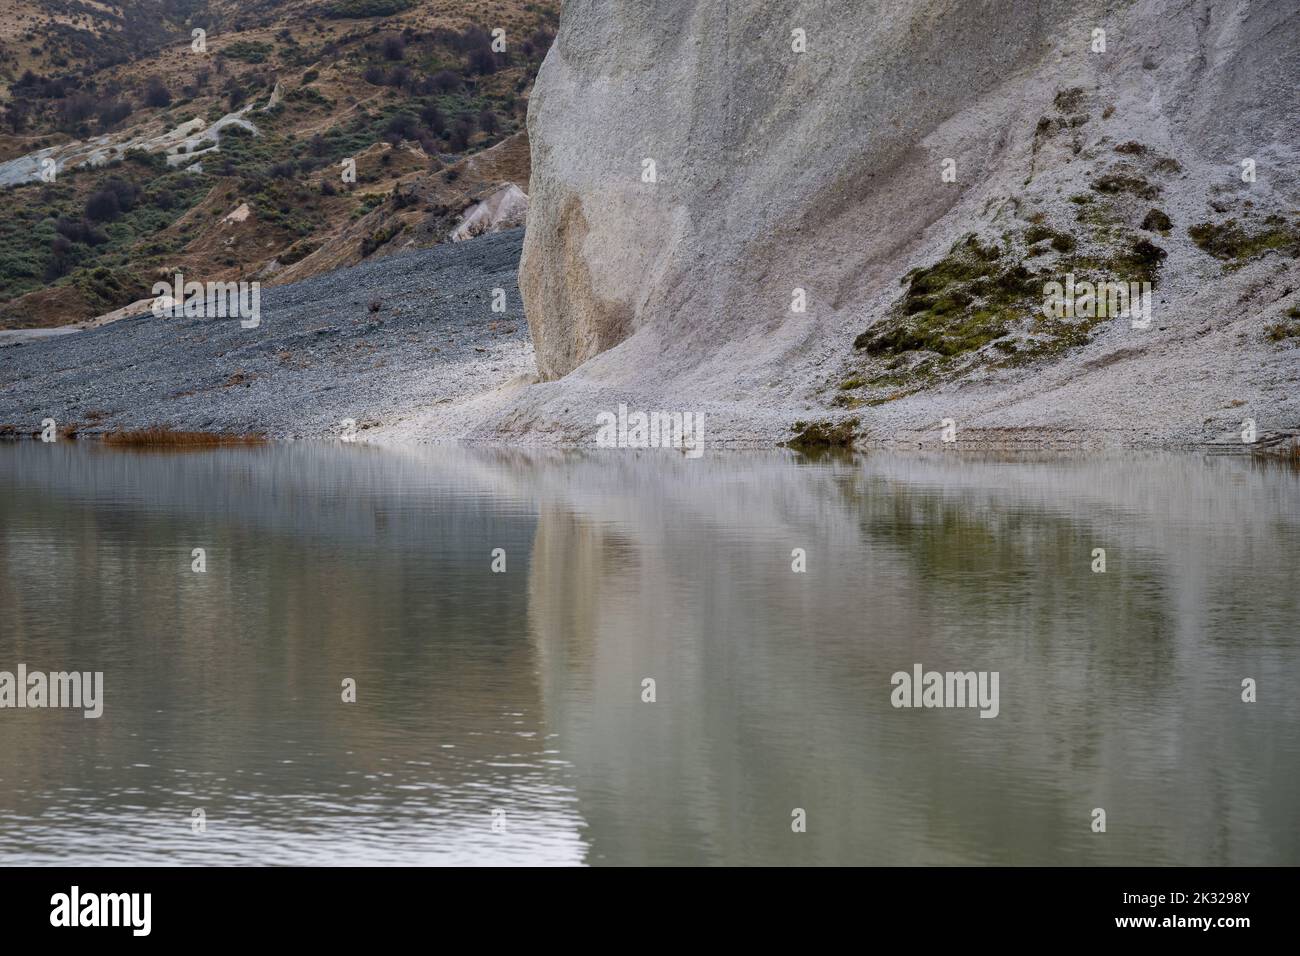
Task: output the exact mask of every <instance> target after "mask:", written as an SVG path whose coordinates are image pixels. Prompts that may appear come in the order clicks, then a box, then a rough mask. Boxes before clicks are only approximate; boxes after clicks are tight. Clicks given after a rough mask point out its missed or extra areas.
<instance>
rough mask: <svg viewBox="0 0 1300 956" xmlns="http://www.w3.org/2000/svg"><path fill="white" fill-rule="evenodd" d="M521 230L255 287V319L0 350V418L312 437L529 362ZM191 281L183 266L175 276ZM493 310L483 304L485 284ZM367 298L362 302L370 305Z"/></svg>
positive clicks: (376, 419) (154, 322)
mask: <svg viewBox="0 0 1300 956" xmlns="http://www.w3.org/2000/svg"><path fill="white" fill-rule="evenodd" d="M522 240H523V230H522V229H514V230H509V231H505V232H501V233H497V234H493V235H488V236H483V237H481V238H478V239H474V240H471V241H468V242H463V243H457V244H455V245H446V246H438V247H435V248H432V249H421V250H413V251H410V252H406V253H401V254H398V255H393V256H389V257H386V258H382V259H378V260H375V261H373V262H367V263H363V264H361V265H358V266H355V267H353V268H348V269H340V270H338V271H336V272H332V273H329V274H328V275H323V276H318V277H315V278H312V279H308V280H306V281H304V282H300V283H297V284H295V285H286V286H276V287H264V288H263V289H262V290H261V296H262V298H261V325H260V326H259V327H258V328H255V329H244V328H242V327H241V326H240V323H239V320H238V319H207V318H203V319H197V318H181V319H175V318H166V319H158V318H155V317H153V316H152V315H143V316H138V317H133V318H126V319H122V320H120V321H118V322H115V323H113V324H111V325H106V326H104V327H102V328H96V329H89V330H87V331H85V332H78V333H74V334H69V335H63V336H58V337H56V338H44V339H36V340H32V341H26V342H23V343H21V344H14V345H9V346H7V347H4V348H0V430H3V431H7V432H11V433H13V432H17V433H18V434H32V433H35V432H39V430H40V427H41V425H40V423H41V420H42V419H44V418H53V419H54V420H55V421H56V422H57V423H58V426H59V428H60V429H63V428H65V427H67V426H71V425H77V426H79V428H78V430H79V432H80V433H81V434H94V433H102V432H107V431H112V430H115V429H137V428H145V427H166V428H171V429H176V430H193V431H210V432H230V433H240V434H247V433H263V434H265V435H266V436H267V437H268V438H300V437H326V436H332V435H338V434H340V432H341V426H340V422H341V421H342V420H343V419H346V418H351V419H355V421H356V422H357V426H356V427H357V430H358V438H361V437H364V434H363V433H364V432H366V431H367V430H368V429H370V428H373V427H375V426H378V425H382V424H389V423H392V422H393V421H395V420H398V419H400V418H402V417H404V416H405V415H408V414H410V412H411V410H412V409H413V408H429V407H431V406H435V405H437V404H439V403H445V402H451V401H454V400H456V399H458V398H464V397H466V396H468V395H471V394H476V393H480V392H483V391H486V390H488V389H490V388H493V387H495V386H497V385H499V384H501V383H502V382H506V381H509V380H510V379H511V378H513V377H516V376H519V375H523V374H528V373H531V372H532V371H533V368H534V365H533V350H532V345H531V342H530V339H529V336H528V326H527V323H526V321H525V319H524V315H523V310H522V307H521V305H520V298H519V292H518V287H517V285H516V267H517V265H518V262H519V254H520V246H521V243H522ZM187 278H197V277H187ZM494 288H501V289H504V290H505V292H506V311H505V312H504V313H494V312H493V311H492V299H493V291H492V290H493V289H494ZM372 302H377V303H378V304H379V305H378V308H377V309H376V311H374V312H371V311H370V309H371V303H372Z"/></svg>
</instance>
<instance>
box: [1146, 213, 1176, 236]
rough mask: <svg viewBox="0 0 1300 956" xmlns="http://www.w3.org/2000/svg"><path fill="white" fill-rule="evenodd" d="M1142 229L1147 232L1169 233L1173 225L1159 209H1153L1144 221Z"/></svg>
mask: <svg viewBox="0 0 1300 956" xmlns="http://www.w3.org/2000/svg"><path fill="white" fill-rule="evenodd" d="M1142 228H1143V229H1145V230H1146V231H1147V232H1168V231H1169V230H1170V229H1171V228H1173V223H1172V222H1170V221H1169V217H1168V216H1166V215H1165V214H1164V213H1163V212H1161V211H1160V210H1159V209H1152V210H1151V211H1150V212H1148V213H1147V214H1146V216H1145V217H1144V218H1143V219H1142Z"/></svg>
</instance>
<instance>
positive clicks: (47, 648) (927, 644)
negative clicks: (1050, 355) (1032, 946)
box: [0, 442, 1300, 864]
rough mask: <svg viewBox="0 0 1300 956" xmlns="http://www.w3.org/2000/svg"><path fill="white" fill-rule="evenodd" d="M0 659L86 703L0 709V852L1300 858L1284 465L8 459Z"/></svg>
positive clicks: (756, 860)
mask: <svg viewBox="0 0 1300 956" xmlns="http://www.w3.org/2000/svg"><path fill="white" fill-rule="evenodd" d="M200 547H201V548H204V549H205V550H206V561H207V571H206V572H205V573H195V572H194V571H192V570H191V563H192V560H193V559H192V557H191V552H192V549H194V548H200ZM496 548H500V549H504V551H505V555H506V557H505V560H506V571H505V573H493V572H492V569H491V568H492V560H493V559H492V552H493V549H496ZM796 548H802V549H804V550H805V552H806V555H807V572H806V573H803V574H796V573H793V572H792V570H791V563H792V551H793V550H794V549H796ZM1094 548H1105V549H1106V561H1107V565H1106V572H1105V573H1102V574H1099V573H1094V572H1093V571H1092V569H1091V565H1092V563H1093V556H1092V552H1093V549H1094ZM19 663H25V664H26V665H27V666H28V668H29V669H32V670H46V671H53V670H67V669H77V670H84V671H103V672H104V681H105V693H104V696H105V701H104V714H103V717H101V718H100V719H98V720H87V719H84V718H83V717H82V716H81V713H80V712H79V711H66V710H15V709H3V710H0V864H16V863H61V862H67V863H153V864H166V863H213V864H231V863H239V864H247V863H309V864H331V863H337V864H349V863H351V864H368V863H398V864H406V863H531V864H582V863H586V864H633V863H644V864H707V863H745V864H776V863H790V864H813V863H821V864H850V863H878V864H902V863H909V864H919V863H925V864H935V863H938V864H972V863H995V864H999V863H1036V864H1119V863H1134V864H1146V863H1151V864H1257V863H1283V864H1297V863H1300V813H1298V812H1297V797H1296V789H1297V786H1300V719H1298V718H1300V699H1298V698H1297V695H1296V693H1295V687H1296V683H1297V679H1298V678H1300V474H1298V473H1297V472H1296V471H1294V470H1289V469H1286V468H1283V467H1278V466H1264V465H1260V464H1257V463H1251V462H1249V461H1245V460H1241V459H1227V458H1205V457H1202V456H1193V455H1187V456H1148V455H1141V456H1139V455H1126V456H1078V457H1068V458H1047V459H1038V460H1011V459H1000V460H999V459H993V458H983V459H971V458H965V457H962V458H959V457H957V456H955V455H940V454H933V455H920V454H917V455H906V456H903V455H885V454H875V455H870V456H863V457H855V458H850V457H844V458H834V459H824V460H818V461H810V460H807V459H803V458H801V457H799V456H796V455H794V454H792V453H785V452H772V453H736V454H709V455H706V456H705V458H703V459H701V460H698V461H687V460H684V459H682V458H680V457H677V456H675V455H673V454H672V453H667V452H661V453H655V452H647V453H642V454H637V453H627V452H617V451H612V452H601V453H577V452H521V451H503V450H485V449H477V448H427V449H379V448H367V447H364V446H346V445H337V446H332V445H323V444H321V445H313V444H295V445H276V446H269V447H264V448H241V449H230V450H218V451H202V452H191V453H179V454H178V453H170V454H157V453H153V454H141V453H128V452H121V451H113V450H109V449H104V448H99V447H87V446H86V445H85V444H82V445H76V444H72V443H66V442H64V443H59V444H56V445H41V444H39V443H23V444H18V445H12V446H5V447H0V670H8V671H14V670H15V669H16V667H17V665H18V664H19ZM916 663H920V664H922V665H923V666H924V667H925V668H926V669H927V670H929V669H934V670H940V671H947V670H962V671H966V670H987V671H997V672H998V673H999V675H1000V683H999V689H1000V700H999V714H998V716H997V717H996V718H994V719H981V718H980V717H979V712H978V711H977V710H971V709H947V710H945V709H895V708H894V707H892V706H891V703H890V692H891V685H890V677H891V674H893V673H894V672H896V671H900V670H906V671H910V670H911V669H912V667H913V665H914V664H916ZM1247 677H1249V678H1253V679H1254V680H1255V681H1256V682H1257V684H1258V702H1257V703H1253V704H1250V703H1243V702H1242V700H1241V693H1242V691H1241V682H1242V680H1243V678H1247ZM344 678H353V679H355V681H356V685H357V701H356V703H354V704H347V703H344V702H343V701H342V700H341V682H342V681H343V680H344ZM646 678H653V679H654V680H655V682H656V684H655V693H656V700H655V702H653V703H646V702H643V701H642V686H643V685H642V682H643V680H644V679H646ZM1097 807H1101V808H1104V809H1105V810H1106V813H1107V832H1106V833H1104V834H1097V833H1093V832H1092V829H1091V823H1092V810H1093V809H1094V808H1097ZM795 808H802V809H803V810H804V811H805V812H806V817H807V832H805V833H795V832H792V828H791V820H792V816H791V815H792V811H794V810H795ZM199 809H201V810H203V811H204V813H205V815H206V824H207V829H206V832H204V833H194V832H193V828H192V825H191V824H192V819H193V811H194V810H199ZM493 811H503V814H498V815H497V816H496V817H495V819H496V820H497V823H498V826H497V828H496V829H495V830H494V827H493V821H494V816H493ZM502 824H504V829H502Z"/></svg>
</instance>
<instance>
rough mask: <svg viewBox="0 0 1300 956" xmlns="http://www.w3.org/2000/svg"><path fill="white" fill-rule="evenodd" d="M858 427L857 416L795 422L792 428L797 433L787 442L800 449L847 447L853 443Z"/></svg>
mask: <svg viewBox="0 0 1300 956" xmlns="http://www.w3.org/2000/svg"><path fill="white" fill-rule="evenodd" d="M857 427H858V419H856V418H845V419H842V420H841V421H838V422H829V421H822V422H795V423H794V425H792V426H791V428H792V430H793V431H795V432H797V434H796V435H795V436H794V437H793V438H791V439H790V440H789V441H787V442H786V443H785V444H786V447H788V448H795V449H799V450H806V449H815V448H846V447H848V446H849V445H852V444H853V437H854V435H855V434H856V432H857Z"/></svg>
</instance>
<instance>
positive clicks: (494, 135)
mask: <svg viewBox="0 0 1300 956" xmlns="http://www.w3.org/2000/svg"><path fill="white" fill-rule="evenodd" d="M557 16H558V3H531V2H530V3H519V2H515V0H509V2H483V3H477V4H466V3H459V2H450V0H447V2H422V3H418V4H416V3H412V2H407V0H298V2H290V3H271V2H234V0H211V2H202V0H173V2H168V0H160V2H153V3H146V2H139V3H129V2H128V3H122V4H117V5H103V4H91V3H77V2H53V0H49V2H26V3H14V2H12V0H6V2H5V3H4V4H3V5H0V90H3V107H2V108H0V130H2V132H0V188H4V189H5V192H4V195H5V200H6V202H7V203H8V206H9V208H8V210H7V212H8V215H7V216H6V217H5V220H4V222H3V224H2V225H0V328H23V327H40V326H53V325H64V324H67V323H71V322H79V321H85V320H88V319H91V318H93V317H95V316H98V315H101V314H103V313H106V312H110V311H112V310H114V309H118V308H120V307H123V306H127V305H129V304H131V303H133V302H135V301H137V300H140V299H142V298H144V297H146V296H147V295H148V293H149V289H150V286H151V285H152V283H153V282H154V281H155V280H156V279H157V278H159V277H167V276H170V275H172V274H173V273H175V272H177V271H181V272H183V273H185V274H186V276H187V277H192V278H195V279H198V280H199V281H210V280H220V281H228V280H232V279H241V278H243V279H251V278H257V279H259V280H261V281H263V282H266V283H277V282H286V281H296V280H299V279H303V278H307V277H309V276H311V275H316V274H319V273H320V272H323V271H328V270H330V269H334V268H338V267H339V266H341V265H353V264H356V263H358V262H361V261H362V260H364V259H368V258H370V257H373V256H382V255H387V254H390V253H392V252H395V251H398V250H401V249H408V248H413V247H420V246H427V245H431V244H434V243H437V242H440V241H443V240H444V239H446V238H447V237H448V236H449V234H450V233H451V232H452V231H453V230H454V229H455V228H456V227H457V226H458V225H459V224H460V223H461V221H462V219H463V218H464V216H466V215H471V216H473V215H475V213H476V209H475V206H476V204H478V203H479V202H480V201H483V202H488V201H489V200H491V199H492V197H493V196H494V194H496V193H498V192H499V191H500V190H502V189H504V188H506V187H507V185H510V184H513V185H514V186H515V187H517V188H518V189H519V190H520V191H522V192H523V193H527V190H528V147H527V139H526V136H525V134H524V133H523V126H524V118H525V116H526V111H527V102H528V96H529V94H530V91H531V86H532V82H533V78H534V76H535V74H536V70H537V68H538V66H539V64H540V63H541V60H542V58H543V57H544V55H545V53H546V51H547V49H548V48H549V45H550V43H551V41H552V38H553V33H554V30H555V26H556V22H557ZM195 30H202V31H204V33H203V34H202V36H201V39H202V43H201V44H199V43H198V40H197V39H196V38H195V37H194V35H193V31H195ZM494 30H503V31H505V32H504V35H503V38H502V39H503V40H504V43H505V50H504V52H501V51H498V50H493V35H492V31H494ZM196 45H200V46H202V47H203V49H201V50H196V49H195V46H196ZM494 147H496V148H495V149H494ZM346 160H352V161H354V162H355V181H345V178H344V167H343V165H342V164H343V163H344V161H346ZM49 169H53V170H55V172H54V177H53V181H52V182H47V181H43V180H42V172H43V171H45V170H49ZM489 205H491V204H490V203H489ZM525 208H526V207H525ZM511 212H512V214H513V215H512V216H511V218H509V219H508V220H507V221H504V222H499V223H493V222H489V223H487V224H486V226H487V227H490V228H500V227H509V226H517V225H522V214H521V212H520V210H519V209H518V208H512V210H511ZM478 218H481V213H479V216H478ZM480 228H483V227H480Z"/></svg>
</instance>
